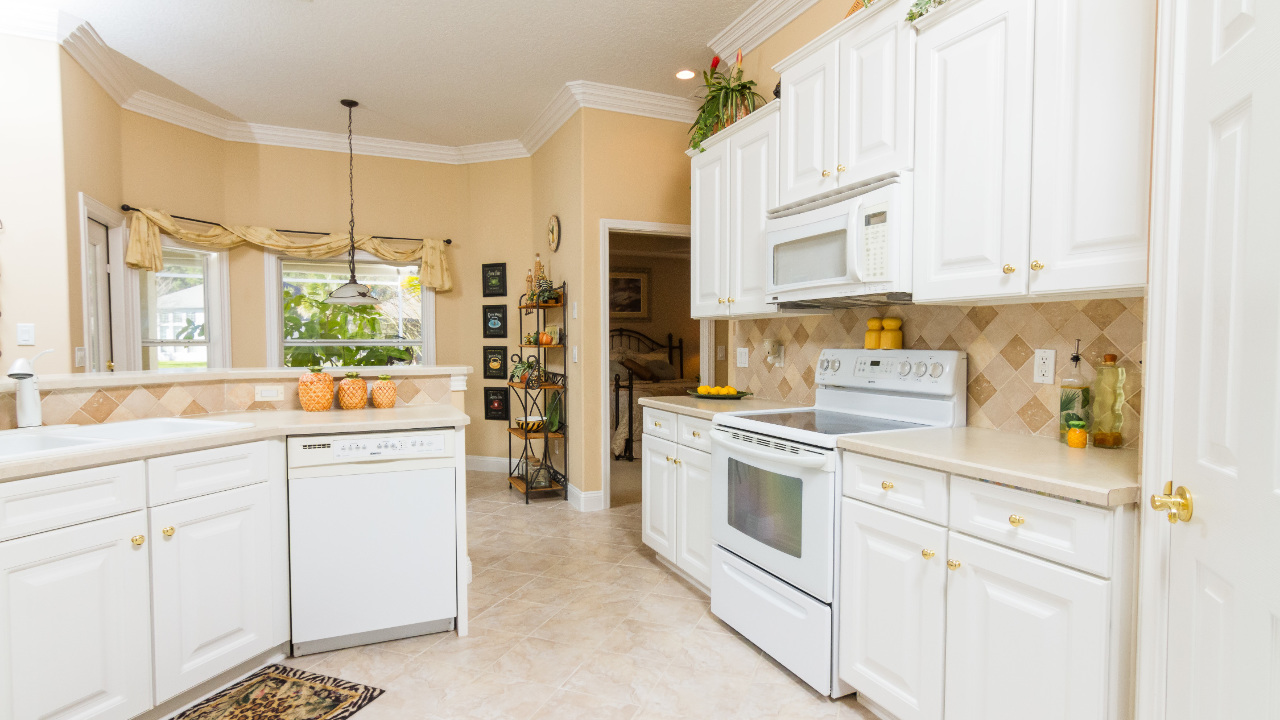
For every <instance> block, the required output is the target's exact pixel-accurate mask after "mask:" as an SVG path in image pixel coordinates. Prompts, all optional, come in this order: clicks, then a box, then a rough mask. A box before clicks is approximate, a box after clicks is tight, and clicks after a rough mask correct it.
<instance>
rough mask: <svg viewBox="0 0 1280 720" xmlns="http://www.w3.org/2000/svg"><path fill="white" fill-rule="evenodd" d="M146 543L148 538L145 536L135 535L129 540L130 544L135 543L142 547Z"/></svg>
mask: <svg viewBox="0 0 1280 720" xmlns="http://www.w3.org/2000/svg"><path fill="white" fill-rule="evenodd" d="M146 541H147V536H145V535H134V536H133V537H131V538H129V542H131V543H133V544H134V545H141V544H142V543H144V542H146Z"/></svg>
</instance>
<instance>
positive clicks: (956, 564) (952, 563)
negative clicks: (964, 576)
mask: <svg viewBox="0 0 1280 720" xmlns="http://www.w3.org/2000/svg"><path fill="white" fill-rule="evenodd" d="M947 567H948V568H950V569H952V570H959V569H960V561H959V560H948V561H947Z"/></svg>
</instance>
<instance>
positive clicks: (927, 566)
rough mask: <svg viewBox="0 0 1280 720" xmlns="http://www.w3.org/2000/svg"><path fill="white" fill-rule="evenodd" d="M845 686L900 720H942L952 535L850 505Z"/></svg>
mask: <svg viewBox="0 0 1280 720" xmlns="http://www.w3.org/2000/svg"><path fill="white" fill-rule="evenodd" d="M841 513H842V519H841V523H842V530H843V533H842V538H843V550H842V552H841V558H840V596H841V598H840V608H839V611H840V651H839V652H840V661H839V675H840V679H841V680H843V681H844V682H846V683H848V684H849V685H851V686H852V687H854V688H857V690H858V692H859V693H860V694H861V695H862V696H863V697H865V698H869V699H870V700H872V701H873V702H875V703H876V704H878V705H879V706H881V707H883V708H885V709H886V710H888V711H889V712H891V713H893V714H894V715H895V716H896V717H897V718H898V719H899V720H941V718H942V703H943V690H942V689H943V677H944V675H943V673H944V670H943V659H944V648H945V642H946V637H945V636H946V618H947V565H946V562H947V530H946V528H943V527H940V526H938V525H933V524H931V523H927V522H923V521H920V520H916V519H914V518H909V517H907V516H905V515H902V514H899V513H896V512H891V511H889V510H884V509H881V508H877V507H874V506H872V505H868V504H866V503H863V502H859V501H857V500H850V499H848V498H845V499H844V501H843V503H842V508H841Z"/></svg>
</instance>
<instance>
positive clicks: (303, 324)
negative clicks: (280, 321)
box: [283, 288, 414, 367]
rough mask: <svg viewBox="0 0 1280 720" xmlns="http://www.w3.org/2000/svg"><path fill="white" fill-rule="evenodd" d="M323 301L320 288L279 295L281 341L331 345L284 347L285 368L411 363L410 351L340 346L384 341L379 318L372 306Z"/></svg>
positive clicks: (375, 307) (390, 346)
mask: <svg viewBox="0 0 1280 720" xmlns="http://www.w3.org/2000/svg"><path fill="white" fill-rule="evenodd" d="M324 297H325V296H324V292H323V289H321V288H314V289H311V290H307V289H300V290H299V291H298V292H293V291H291V290H289V289H285V290H284V291H283V300H284V337H285V338H286V339H288V340H332V341H333V343H334V344H333V345H295V346H292V347H286V348H285V349H284V364H285V365H286V366H288V367H311V366H313V365H322V366H330V367H358V366H361V365H406V364H409V363H411V362H413V360H414V357H413V350H412V349H410V348H406V347H396V346H394V345H388V346H374V347H370V346H353V345H343V344H342V341H343V340H357V339H359V340H367V339H371V338H381V337H384V334H383V330H382V322H383V319H382V314H381V312H380V311H379V310H378V306H376V305H336V304H330V303H326V302H325V301H324ZM389 339H392V340H403V339H404V338H399V337H393V338H389Z"/></svg>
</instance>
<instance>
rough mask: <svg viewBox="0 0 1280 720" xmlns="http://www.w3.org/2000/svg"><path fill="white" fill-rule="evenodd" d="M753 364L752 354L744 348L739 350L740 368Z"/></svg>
mask: <svg viewBox="0 0 1280 720" xmlns="http://www.w3.org/2000/svg"><path fill="white" fill-rule="evenodd" d="M750 364H751V354H750V353H748V352H747V349H746V348H744V347H741V348H738V367H740V368H742V367H747V366H749V365H750Z"/></svg>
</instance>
